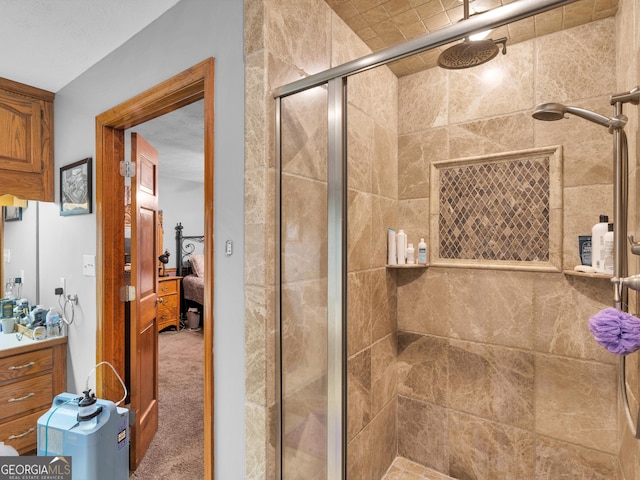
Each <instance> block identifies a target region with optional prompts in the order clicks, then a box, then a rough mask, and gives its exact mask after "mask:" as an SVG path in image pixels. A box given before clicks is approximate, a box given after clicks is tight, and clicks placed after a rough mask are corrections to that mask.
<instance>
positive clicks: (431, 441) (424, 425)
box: [398, 396, 451, 472]
mask: <svg viewBox="0 0 640 480" xmlns="http://www.w3.org/2000/svg"><path fill="white" fill-rule="evenodd" d="M447 418H448V416H447V411H446V409H444V408H442V407H440V406H437V405H433V404H431V403H426V402H421V401H419V400H412V399H410V398H407V397H403V396H398V454H399V455H401V456H403V457H405V458H408V459H409V460H413V461H414V462H417V463H419V464H421V465H424V466H426V467H429V468H433V469H435V470H437V471H439V472H448V471H449V455H450V450H449V447H448V445H449V435H450V433H451V432H450V430H449V423H448V420H447ZM434 432H438V434H437V435H434Z"/></svg>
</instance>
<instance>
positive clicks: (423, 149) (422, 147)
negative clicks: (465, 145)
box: [398, 128, 449, 199]
mask: <svg viewBox="0 0 640 480" xmlns="http://www.w3.org/2000/svg"><path fill="white" fill-rule="evenodd" d="M448 142H449V137H448V131H447V129H446V128H435V129H429V130H421V131H417V132H415V133H410V134H405V135H400V136H399V137H398V198H399V199H409V198H429V193H430V192H429V179H430V174H431V170H430V168H431V167H430V165H431V162H434V161H439V160H447V159H448V158H449V143H448Z"/></svg>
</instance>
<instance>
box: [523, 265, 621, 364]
mask: <svg viewBox="0 0 640 480" xmlns="http://www.w3.org/2000/svg"><path fill="white" fill-rule="evenodd" d="M611 289H612V287H611V282H610V281H609V280H608V279H606V278H605V279H593V278H587V279H585V278H581V277H572V276H566V277H565V276H564V275H562V274H553V273H548V274H539V275H536V277H535V280H534V289H533V308H534V312H535V341H534V345H535V350H536V351H538V352H546V353H554V354H557V355H563V356H568V357H574V358H583V359H588V360H597V361H600V362H606V363H616V362H617V361H618V360H617V357H616V356H615V355H613V354H611V353H609V352H607V350H606V349H604V348H603V347H601V346H600V345H599V344H598V343H597V342H596V341H595V340H594V338H593V335H592V334H591V332H590V331H589V317H591V316H592V315H595V314H596V313H597V312H599V311H600V310H602V309H603V308H606V307H608V306H610V305H611V300H612V291H611Z"/></svg>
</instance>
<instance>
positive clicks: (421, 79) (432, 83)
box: [398, 68, 449, 135]
mask: <svg viewBox="0 0 640 480" xmlns="http://www.w3.org/2000/svg"><path fill="white" fill-rule="evenodd" d="M448 90H449V88H448V83H447V74H446V72H445V71H444V70H442V69H438V68H432V69H429V70H425V71H422V72H419V73H417V74H415V75H408V76H405V77H402V78H401V79H400V80H399V82H398V116H399V122H398V134H399V135H405V134H407V133H413V132H418V131H421V130H426V129H428V128H433V127H441V126H443V125H446V124H447V121H448V118H449V91H448Z"/></svg>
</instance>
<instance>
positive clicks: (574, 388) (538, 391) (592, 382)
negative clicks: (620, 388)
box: [535, 354, 617, 453]
mask: <svg viewBox="0 0 640 480" xmlns="http://www.w3.org/2000/svg"><path fill="white" fill-rule="evenodd" d="M535 404H536V422H535V423H536V425H535V431H536V433H539V434H542V435H546V436H549V437H552V438H555V439H558V440H564V441H566V442H570V443H574V444H577V445H582V446H584V447H588V448H593V449H596V450H600V451H603V452H608V453H615V451H616V406H617V368H616V366H614V365H606V364H601V363H595V362H587V361H582V360H573V359H570V358H567V357H555V356H549V355H542V354H537V355H536V386H535Z"/></svg>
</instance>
